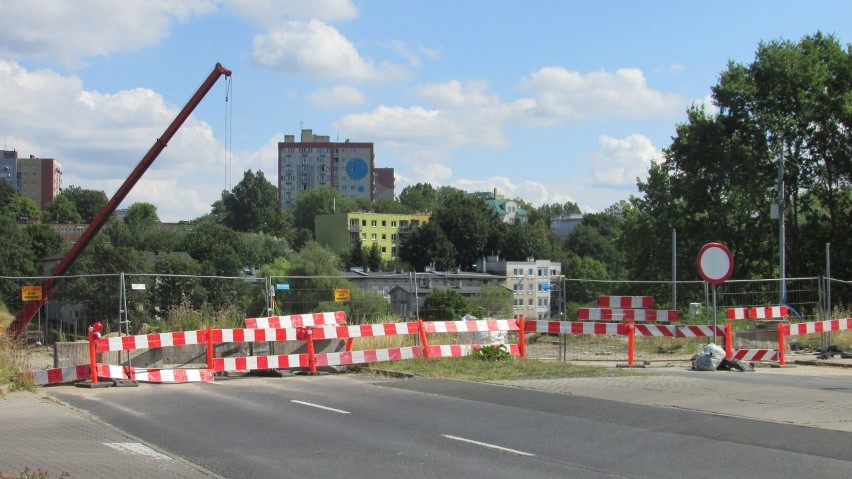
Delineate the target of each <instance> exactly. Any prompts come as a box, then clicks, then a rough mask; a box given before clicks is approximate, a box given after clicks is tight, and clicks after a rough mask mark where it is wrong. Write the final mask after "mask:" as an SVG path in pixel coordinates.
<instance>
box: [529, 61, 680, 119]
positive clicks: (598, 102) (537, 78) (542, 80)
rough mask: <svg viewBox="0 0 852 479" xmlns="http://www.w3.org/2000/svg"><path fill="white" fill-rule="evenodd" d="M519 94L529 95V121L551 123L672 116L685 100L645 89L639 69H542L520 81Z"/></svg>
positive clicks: (646, 87)
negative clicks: (604, 118)
mask: <svg viewBox="0 0 852 479" xmlns="http://www.w3.org/2000/svg"><path fill="white" fill-rule="evenodd" d="M519 88H520V89H521V90H522V91H528V92H531V93H532V94H533V98H534V100H535V104H534V105H535V106H534V107H533V108H531V109H529V110H528V111H527V112H526V113H527V114H528V115H529V120H531V121H534V122H542V123H545V124H555V123H559V122H561V121H565V120H581V119H585V118H590V117H600V116H621V117H647V116H673V115H676V114H679V113H681V112H682V111H683V109H684V106H685V105H687V104H688V101H687V100H686V99H684V98H681V97H679V96H677V95H672V94H668V93H662V92H659V91H656V90H652V89H650V88H648V85H647V82H646V80H645V75H644V74H643V73H642V71H641V70H637V69H632V68H622V69H619V70H616V72H615V73H609V72H606V71H598V72H592V73H589V74H586V75H583V74H581V73H579V72H575V71H571V70H567V69H565V68H562V67H545V68H542V69H540V70H538V71H536V72H533V73H532V74H531V75H529V76H527V77H526V78H524V79H522V80H521V82H520V85H519Z"/></svg>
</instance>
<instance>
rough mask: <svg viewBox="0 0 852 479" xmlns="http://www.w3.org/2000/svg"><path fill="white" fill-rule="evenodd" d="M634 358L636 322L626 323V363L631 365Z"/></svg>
mask: <svg viewBox="0 0 852 479" xmlns="http://www.w3.org/2000/svg"><path fill="white" fill-rule="evenodd" d="M635 359H636V323H634V322H633V321H630V322H629V323H628V324H627V365H628V366H633V363H634V361H635Z"/></svg>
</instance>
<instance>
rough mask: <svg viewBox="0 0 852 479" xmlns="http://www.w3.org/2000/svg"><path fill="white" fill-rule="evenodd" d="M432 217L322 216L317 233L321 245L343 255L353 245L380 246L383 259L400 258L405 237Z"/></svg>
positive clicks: (393, 215)
mask: <svg viewBox="0 0 852 479" xmlns="http://www.w3.org/2000/svg"><path fill="white" fill-rule="evenodd" d="M429 217H430V215H429V214H427V213H417V214H411V215H402V214H385V213H373V212H360V213H335V214H330V215H318V216H317V217H316V219H315V223H314V224H315V226H314V234H315V237H316V239H317V242H319V243H320V244H323V245H326V246H328V247H330V248H331V249H333V250H335V251H337V252H338V253H342V252H344V251H347V250H349V249H350V248H351V247H352V245H356V244H359V243H360V244H361V246H362V247H367V248H371V247H372V246H373V244H377V245H378V246H379V250H380V251H381V253H382V259H383V260H390V259H393V258H396V257H397V254H398V251H399V243H400V241H401V239H402V237H403V236H404V235H405V234H406V233H408V232H409V231H410V230H411V229H412V228H417V227H418V226H421V225H424V224H426V223H428V222H429Z"/></svg>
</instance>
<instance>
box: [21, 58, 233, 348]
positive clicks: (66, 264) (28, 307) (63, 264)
mask: <svg viewBox="0 0 852 479" xmlns="http://www.w3.org/2000/svg"><path fill="white" fill-rule="evenodd" d="M220 76H226V77H230V76H231V71H230V70H228V69H227V68H225V67H223V66H222V64H221V63H217V64H216V66H215V67H214V68H213V71H212V72H210V75H208V76H207V79H205V80H204V83H202V84H201V86H200V87H198V90H197V91H196V92H195V94H194V95H192V98H190V99H189V101H188V102H187V103H186V105H185V106H184V107H183V109H182V110H181V111H180V113H178V115H177V116H176V117H175V119H174V120H172V122H171V124H170V125H169V126H168V128H166V130H165V131H164V132H163V135H162V136H161V137H160V138H157V141H155V142H154V145H153V146H151V149H150V150H148V153H147V154H146V155H145V156H144V157H143V158H142V160H141V161H140V162H139V164H138V165H136V168H135V169H134V170H133V171H132V172H131V173H130V176H128V177H127V179H126V180H124V183H122V184H121V186H120V187H119V188H118V191H116V192H115V194H114V195H113V196H112V198H111V199H110V200H109V201H108V202H107V204H106V205H104V207H103V208H101V211H99V212H98V215H97V216H95V218H94V219H93V220H92V222H91V223H90V224H89V227H88V228H86V230H85V231H84V232H83V234H82V236H80V239H78V240H77V242H76V243H74V246H72V247H71V249H69V250H68V252H67V253H65V256H63V257H62V261H60V262H59V264H58V265H56V267H55V268H53V271H52V272H51V275H50V276H51V277H49V278H45V279H44V280H42V282H41V288H42V296H41V300H40V301H30V302H27V303H24V305H23V307H22V308H21V309H20V311H18V314H17V315H16V316H15V321H13V322H12V324H11V325H9V328H8V331H9V333H11V334H12V335H13V336H14V337H16V338H17V337H19V336H20V335H21V333H23V332H24V330H25V329H26V327H27V324H29V322H30V321H31V320H32V319H33V317H34V316H35V315H36V313H37V312H38V311H39V309H41V307H42V306H43V305H44V303H46V302H47V300H48V299H50V297H51V296H52V295H53V293H54V292H55V291H56V278H55V277H57V276H62V275H63V274H65V273H66V272H67V271H68V268H70V267H71V265H72V264H73V263H74V261H75V260H76V259H77V257H78V256H80V253H82V252H83V250H84V249H86V246H88V245H89V243H90V242H91V241H92V239H93V238H94V237H95V235H96V234H98V232H99V231H100V230H101V228H102V227H103V226H104V224H106V222H107V220H109V217H110V216H112V214H113V213H115V210H116V209H117V208H118V205H120V204H121V202H122V201H124V198H125V197H127V195H128V194H129V193H130V190H131V189H133V187H134V186H135V185H136V183H137V182H138V181H139V180H140V179H141V178H142V175H143V174H145V171H146V170H148V167H149V166H151V164H152V163H154V160H156V159H157V156H159V155H160V153H161V152H162V151H163V150H164V149H165V148H166V146H168V143H169V140H171V139H172V137H173V136H174V135H175V133H177V131H178V129H180V127H181V125H183V123H184V122H185V121H186V119H187V118H189V115H190V114H191V113H192V111H193V110H195V107H197V106H198V104H199V103H201V100H202V99H203V98H204V96H205V95H207V93H208V92H209V91H210V89H211V88H213V85H214V84H215V83H216V81H217V80H219V77H220Z"/></svg>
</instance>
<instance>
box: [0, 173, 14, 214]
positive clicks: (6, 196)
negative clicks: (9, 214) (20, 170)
mask: <svg viewBox="0 0 852 479" xmlns="http://www.w3.org/2000/svg"><path fill="white" fill-rule="evenodd" d="M17 194H18V193H17V192H15V188H14V187H13V186H12V185H11V184H9V182H8V181H5V180H0V214H2V212H3V210H5V209H6V205H7V204H9V202H10V201H12V198H14V197H15V195H17Z"/></svg>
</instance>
